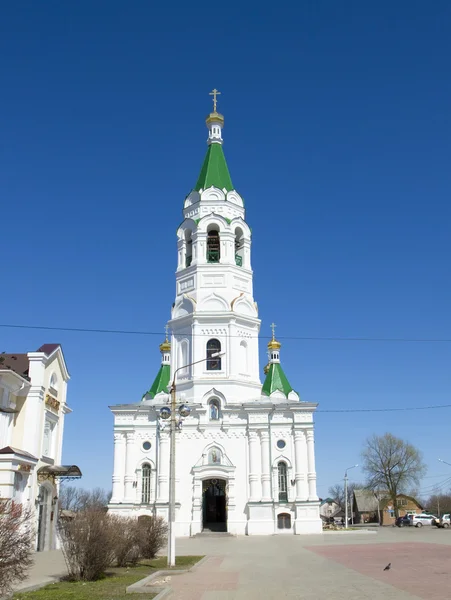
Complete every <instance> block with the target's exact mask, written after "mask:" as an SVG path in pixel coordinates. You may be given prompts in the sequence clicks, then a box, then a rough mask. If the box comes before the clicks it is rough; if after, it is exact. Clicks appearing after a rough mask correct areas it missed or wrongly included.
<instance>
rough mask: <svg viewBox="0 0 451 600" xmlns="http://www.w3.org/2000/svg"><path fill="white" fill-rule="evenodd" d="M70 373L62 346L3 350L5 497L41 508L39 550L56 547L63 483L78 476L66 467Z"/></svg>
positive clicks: (1, 486)
mask: <svg viewBox="0 0 451 600" xmlns="http://www.w3.org/2000/svg"><path fill="white" fill-rule="evenodd" d="M68 381H69V373H68V371H67V367H66V363H65V360H64V356H63V351H62V349H61V346H60V345H59V344H44V345H43V346H41V347H40V348H39V349H38V350H37V351H36V352H28V353H27V354H5V353H3V354H0V498H1V499H3V500H5V499H7V500H14V502H16V503H18V504H22V505H25V506H27V505H28V506H31V507H32V508H33V509H35V510H36V531H37V536H36V549H37V550H51V549H53V548H56V547H57V536H56V523H57V518H58V514H57V507H58V503H57V501H58V487H59V485H58V481H59V479H61V478H65V477H70V478H78V477H80V476H81V473H80V470H79V469H78V467H76V466H74V465H70V466H62V465H61V454H62V447H63V433H64V417H65V415H66V414H67V413H69V412H72V411H71V409H70V408H69V407H68V406H67V404H66V394H67V382H68Z"/></svg>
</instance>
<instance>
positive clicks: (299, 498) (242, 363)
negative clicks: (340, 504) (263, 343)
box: [109, 111, 322, 536]
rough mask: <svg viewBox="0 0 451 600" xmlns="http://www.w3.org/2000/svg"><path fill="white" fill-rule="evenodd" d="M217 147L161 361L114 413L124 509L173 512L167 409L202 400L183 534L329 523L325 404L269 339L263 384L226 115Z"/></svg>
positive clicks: (187, 454) (182, 246) (185, 472)
mask: <svg viewBox="0 0 451 600" xmlns="http://www.w3.org/2000/svg"><path fill="white" fill-rule="evenodd" d="M206 123H207V127H208V130H209V136H208V150H207V154H206V157H205V160H204V163H203V166H202V169H201V172H200V175H199V178H198V180H197V183H196V185H195V187H194V189H193V190H192V191H191V193H190V194H189V195H188V196H187V197H186V199H185V202H184V208H183V222H182V224H181V225H180V226H179V228H178V231H177V271H176V281H175V283H176V294H175V301H174V303H173V306H172V314H171V319H170V321H169V322H168V327H169V329H170V330H171V341H170V342H169V340H168V338H166V340H165V341H164V342H163V343H162V344H161V346H160V350H161V354H162V361H161V367H160V370H159V372H158V374H157V377H156V378H155V381H154V382H153V384H152V386H151V387H150V389H149V391H148V393H147V394H145V395H144V397H143V398H142V400H141V401H140V402H137V403H135V404H120V405H116V406H111V407H110V409H111V410H112V412H113V414H114V473H113V495H112V498H111V503H110V505H109V510H110V511H111V512H112V513H114V514H119V515H124V516H130V515H136V516H140V515H146V514H148V515H153V514H155V515H162V516H164V517H165V518H167V516H168V496H169V461H170V439H169V432H168V429H169V428H168V426H167V425H165V423H164V421H162V420H161V419H160V410H161V408H162V407H165V406H167V405H168V403H169V402H170V398H169V393H168V392H169V387H168V386H170V382H171V381H172V379H173V378H174V376H175V384H176V392H177V401H178V402H179V403H180V402H183V403H185V404H188V405H189V406H190V407H191V415H190V416H189V417H187V418H186V419H184V421H183V427H182V428H181V429H180V430H179V431H178V432H177V434H176V525H175V528H176V535H178V536H189V535H195V534H197V533H199V532H201V531H203V530H216V531H227V532H230V533H232V534H247V535H271V534H274V533H294V534H300V533H320V532H321V530H322V525H321V519H320V516H319V500H318V496H317V493H316V470H315V446H314V427H313V413H314V411H315V409H316V406H317V405H316V404H312V403H308V402H303V401H301V400H300V397H299V395H298V393H297V392H295V391H294V390H293V388H292V387H291V385H290V383H289V382H288V379H287V377H286V376H285V373H284V371H283V369H282V366H281V362H280V347H281V344H280V343H279V342H278V341H277V340H276V339H275V336H274V329H273V337H272V340H271V341H270V342H269V344H268V354H269V363H268V365H266V367H265V369H264V375H265V379H264V382H263V385H262V382H261V380H260V368H259V337H258V336H259V330H260V320H259V316H258V307H257V303H256V302H255V300H254V297H253V272H252V267H251V230H250V228H249V226H248V224H247V222H246V220H245V210H244V203H243V199H242V197H241V196H240V194H239V193H238V192H237V191H236V190H235V188H234V186H233V184H232V181H231V178H230V174H229V171H228V167H227V164H226V161H225V157H224V153H223V149H222V128H223V125H224V117H223V116H222V115H220V114H219V113H217V112H216V111H214V112H213V113H211V114H210V115H209V116H208V118H207V121H206Z"/></svg>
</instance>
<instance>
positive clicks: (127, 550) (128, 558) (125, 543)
mask: <svg viewBox="0 0 451 600" xmlns="http://www.w3.org/2000/svg"><path fill="white" fill-rule="evenodd" d="M110 518H111V521H112V524H113V530H114V540H113V546H114V556H115V560H116V565H117V566H118V567H125V566H127V565H128V564H131V565H136V563H137V562H138V560H139V558H140V548H139V527H138V521H137V520H136V519H133V518H123V517H113V516H112V517H110Z"/></svg>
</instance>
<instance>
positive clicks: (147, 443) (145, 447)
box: [143, 442, 152, 450]
mask: <svg viewBox="0 0 451 600" xmlns="http://www.w3.org/2000/svg"><path fill="white" fill-rule="evenodd" d="M151 447H152V444H151V443H150V442H143V450H150V449H151Z"/></svg>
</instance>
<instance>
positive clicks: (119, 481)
mask: <svg viewBox="0 0 451 600" xmlns="http://www.w3.org/2000/svg"><path fill="white" fill-rule="evenodd" d="M124 475H125V436H124V434H123V433H120V432H118V433H115V434H114V465H113V493H112V496H111V503H112V504H117V503H119V502H123V500H124Z"/></svg>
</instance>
